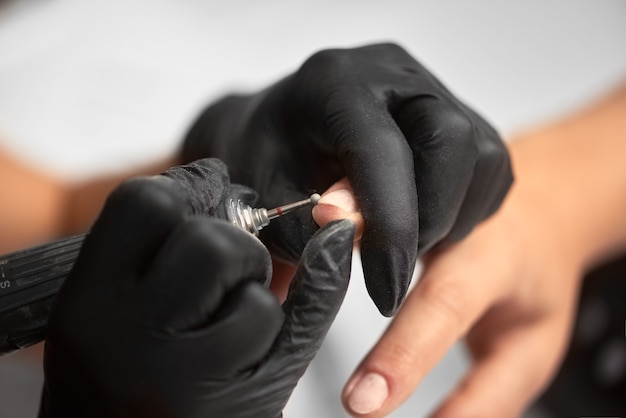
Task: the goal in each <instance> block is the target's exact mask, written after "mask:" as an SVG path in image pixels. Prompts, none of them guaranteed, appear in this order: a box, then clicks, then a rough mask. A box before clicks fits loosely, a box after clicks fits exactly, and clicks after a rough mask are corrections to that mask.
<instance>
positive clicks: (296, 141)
mask: <svg viewBox="0 0 626 418" xmlns="http://www.w3.org/2000/svg"><path fill="white" fill-rule="evenodd" d="M182 155H183V158H184V160H185V161H191V160H194V159H197V158H201V157H207V156H211V157H219V158H221V159H222V160H224V161H225V162H226V164H228V166H229V169H230V172H231V177H232V179H233V181H235V182H237V183H241V184H244V185H247V186H250V187H252V188H254V189H256V190H257V191H258V192H259V195H260V197H261V200H260V202H259V203H260V205H261V206H265V207H274V206H277V205H279V204H284V203H286V202H290V201H295V200H298V199H302V198H304V197H305V196H308V195H309V194H310V193H311V191H313V190H315V191H318V192H322V191H324V190H326V189H327V188H328V187H329V186H331V185H332V184H333V183H334V182H336V181H338V180H340V179H341V178H342V177H343V176H347V178H348V180H349V181H350V184H351V186H352V188H353V189H354V191H355V194H356V196H357V199H358V201H359V204H360V206H361V211H362V213H363V216H364V218H365V229H364V234H363V239H362V241H361V254H362V262H363V270H364V274H365V280H366V282H367V288H368V291H369V293H370V296H371V297H372V299H373V300H374V302H375V303H376V305H377V307H378V309H379V310H380V311H381V313H383V314H384V315H388V316H389V315H392V314H394V313H395V312H396V310H397V309H398V307H399V305H400V303H401V302H402V300H403V298H404V296H405V294H406V291H407V288H408V285H409V281H410V278H411V276H412V272H413V269H414V266H415V262H416V259H417V256H418V254H421V253H423V252H425V251H426V250H428V249H430V248H432V247H433V246H435V245H436V244H439V243H448V242H453V241H456V240H459V239H461V238H462V237H464V236H465V235H467V234H468V233H469V232H470V231H471V229H472V228H473V227H474V226H475V225H476V224H477V223H478V222H480V221H481V220H483V219H485V218H487V217H488V216H489V215H491V214H492V213H493V212H495V210H496V209H497V208H498V207H499V205H500V203H501V202H502V200H503V198H504V196H505V194H506V192H507V190H508V188H509V186H510V185H511V182H512V173H511V167H510V162H509V157H508V154H507V151H506V148H505V146H504V145H503V143H502V141H501V139H500V138H499V136H498V134H497V133H496V132H495V131H494V130H493V129H492V128H491V126H489V124H488V123H487V122H485V120H483V119H482V118H481V117H480V116H478V115H477V114H476V113H474V112H473V111H472V110H471V109H469V108H468V107H466V106H465V105H463V104H462V103H461V102H460V101H459V100H457V99H456V98H455V97H454V96H452V94H450V92H448V90H446V88H445V87H444V86H443V85H442V84H441V83H440V82H439V81H438V80H437V79H436V78H435V77H433V76H432V75H431V74H430V73H429V72H428V71H427V70H426V69H424V67H422V66H421V65H420V64H419V63H418V62H417V61H415V59H413V58H412V57H411V56H410V55H409V54H408V53H407V52H406V51H404V50H403V49H402V48H400V47H398V46H396V45H392V44H383V45H372V46H366V47H362V48H355V49H345V50H339V49H336V50H327V51H322V52H319V53H317V54H315V55H313V56H312V57H311V58H309V59H308V60H307V61H306V62H305V63H304V64H303V65H302V67H301V68H300V69H299V70H298V71H297V72H296V73H295V74H293V75H291V76H289V77H287V78H285V79H284V80H282V81H280V82H279V83H277V84H276V85H274V86H272V87H270V88H268V89H266V90H264V91H262V92H260V93H258V94H254V95H250V96H229V97H226V98H224V99H223V100H221V101H220V102H218V103H216V104H214V105H212V106H210V107H208V108H207V109H206V110H205V111H204V112H203V113H202V115H201V116H200V117H199V118H198V120H197V121H196V123H195V125H194V126H193V127H192V129H191V130H190V132H189V133H188V135H187V138H186V140H185V143H184V146H183V151H182ZM314 230H315V225H314V224H313V222H312V221H311V220H310V217H308V216H306V217H305V218H300V219H298V217H297V216H291V217H289V218H285V219H283V220H280V221H278V222H274V224H273V225H270V226H269V228H266V229H265V230H264V231H262V232H261V239H262V240H263V241H264V242H265V243H266V244H267V245H268V247H269V248H270V251H271V252H272V253H273V254H274V255H276V256H278V257H280V258H283V259H286V260H288V261H294V260H297V258H298V256H299V254H300V253H301V251H302V249H303V248H304V245H305V243H306V242H307V240H308V238H309V237H310V236H311V234H312V233H313V231H314ZM418 231H419V234H418Z"/></svg>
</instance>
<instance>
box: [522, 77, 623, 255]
mask: <svg viewBox="0 0 626 418" xmlns="http://www.w3.org/2000/svg"><path fill="white" fill-rule="evenodd" d="M625 112H626V89H622V91H621V92H619V93H618V94H616V95H614V96H612V97H609V98H608V99H605V100H604V101H602V102H600V103H598V104H597V105H595V106H593V107H591V108H589V109H586V110H584V111H583V112H581V113H578V114H576V115H574V116H572V117H570V118H567V119H565V120H562V121H559V122H557V123H554V124H552V125H550V126H547V127H545V128H543V129H540V130H538V131H534V132H530V133H528V134H525V135H523V136H521V137H519V138H517V139H516V140H515V141H514V142H512V143H511V145H510V148H511V156H512V159H513V163H514V166H515V171H516V188H517V192H518V193H519V194H524V195H525V199H526V202H527V203H526V204H529V203H530V204H532V205H535V206H536V207H537V208H539V209H540V210H541V211H542V212H543V215H544V216H545V217H546V218H547V219H548V225H549V228H550V229H551V230H552V231H553V233H556V234H559V235H560V240H559V241H560V245H562V246H563V247H564V248H565V249H566V250H567V252H568V253H569V254H570V256H571V257H572V258H573V259H574V260H576V261H578V262H580V263H581V268H589V267H590V266H592V265H594V264H596V263H598V262H600V261H602V259H604V258H606V257H610V256H611V255H613V254H614V253H616V252H620V251H624V250H625V249H626V222H625V220H624V216H623V214H624V213H625V212H626V166H625V165H624V164H623V155H626V140H625V139H626V138H624V132H626V122H624V121H622V119H623V114H625Z"/></svg>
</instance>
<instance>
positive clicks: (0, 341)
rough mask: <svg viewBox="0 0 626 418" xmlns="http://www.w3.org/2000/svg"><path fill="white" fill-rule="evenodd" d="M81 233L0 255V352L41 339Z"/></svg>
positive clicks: (81, 239)
mask: <svg viewBox="0 0 626 418" xmlns="http://www.w3.org/2000/svg"><path fill="white" fill-rule="evenodd" d="M84 239H85V235H84V234H83V235H77V236H74V237H70V238H64V239H61V240H59V241H54V242H52V243H49V244H43V245H39V246H37V247H32V248H28V249H25V250H21V251H17V252H14V253H11V254H7V255H4V256H0V355H3V354H6V353H10V352H11V351H14V350H19V349H21V348H25V347H28V346H30V345H33V344H35V343H37V342H39V341H42V340H43V339H44V337H45V333H46V324H47V323H48V315H49V314H50V309H51V308H52V305H53V303H54V300H55V297H56V294H57V292H58V291H59V288H60V287H61V285H62V284H63V282H64V281H65V278H66V277H67V276H68V274H69V272H70V270H71V269H72V267H73V266H74V262H75V261H76V258H77V257H78V252H79V251H80V248H81V246H82V243H83V240H84Z"/></svg>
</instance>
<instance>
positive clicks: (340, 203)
mask: <svg viewBox="0 0 626 418" xmlns="http://www.w3.org/2000/svg"><path fill="white" fill-rule="evenodd" d="M318 205H330V206H337V207H338V208H341V209H343V210H344V211H346V212H358V211H359V203H358V202H357V200H356V197H355V196H354V195H353V194H352V193H351V192H350V191H349V190H347V189H338V190H335V191H332V192H330V193H328V194H325V195H323V196H322V198H321V199H320V201H319V202H318Z"/></svg>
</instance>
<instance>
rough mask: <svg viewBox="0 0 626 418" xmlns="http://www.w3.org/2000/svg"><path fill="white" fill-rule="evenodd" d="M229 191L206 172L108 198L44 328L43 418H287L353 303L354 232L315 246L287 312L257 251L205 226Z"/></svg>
mask: <svg viewBox="0 0 626 418" xmlns="http://www.w3.org/2000/svg"><path fill="white" fill-rule="evenodd" d="M228 190H229V184H228V175H227V174H226V171H225V167H224V165H223V164H221V163H220V162H218V161H216V160H204V161H200V162H198V163H194V164H192V165H189V166H186V167H182V168H176V169H173V170H170V172H169V173H168V174H167V175H166V176H155V177H150V178H140V179H135V180H132V181H130V182H127V183H126V184H124V185H122V186H121V187H119V188H118V189H117V190H116V191H115V192H114V193H113V194H112V195H111V197H110V198H109V200H108V202H107V204H106V206H105V208H104V210H103V213H102V215H101V216H100V218H99V219H98V221H97V222H96V224H95V225H94V228H93V229H92V231H91V233H90V234H89V236H88V237H87V239H86V240H85V243H84V246H83V248H82V250H81V253H80V256H79V258H78V260H77V262H76V265H75V268H74V269H73V271H72V273H71V275H70V277H69V278H68V279H67V281H66V282H65V283H64V285H63V287H62V289H61V291H60V293H59V296H58V300H57V303H56V306H55V308H54V310H53V313H52V316H51V318H50V320H49V323H48V336H47V341H46V348H45V366H44V367H45V384H44V391H43V396H42V405H41V410H40V417H42V418H43V417H46V418H50V417H63V418H74V417H81V418H84V417H95V418H100V417H102V418H104V417H106V418H130V417H133V418H137V417H150V418H196V417H197V418H200V417H202V418H206V417H268V418H274V417H276V416H278V415H280V413H281V411H282V409H283V407H284V405H285V403H286V402H287V400H288V398H289V396H290V394H291V392H292V391H293V389H294V387H295V385H296V383H297V381H298V379H299V378H300V377H301V376H302V374H303V373H304V371H305V369H306V367H307V366H308V364H309V362H310V361H311V360H312V358H313V356H314V355H315V353H316V352H317V349H318V348H319V346H320V344H321V343H322V340H323V339H324V336H325V334H326V332H327V330H328V328H329V327H330V324H331V323H332V321H333V319H334V317H335V315H336V313H337V311H338V309H339V306H340V305H341V302H342V300H343V296H344V294H345V291H346V288H347V285H348V280H349V276H350V261H351V254H352V241H353V233H354V226H353V225H352V224H351V223H350V222H348V221H341V222H336V223H333V224H330V225H328V226H327V227H325V228H323V229H322V230H320V231H319V233H317V234H316V235H315V236H314V237H313V238H312V239H311V241H310V243H309V244H308V245H307V246H306V248H305V250H304V253H303V257H302V260H301V262H300V265H299V267H298V270H297V272H296V275H295V277H294V280H293V283H292V286H291V289H290V294H289V296H288V298H287V301H286V302H285V303H284V305H283V306H282V308H281V306H280V304H279V303H278V301H277V299H276V298H275V297H274V296H273V295H272V294H271V292H270V291H269V290H268V289H267V288H265V287H264V286H263V283H266V282H267V281H268V280H269V279H270V275H271V264H270V256H269V253H268V252H267V250H266V249H265V247H264V246H263V245H262V244H261V242H260V241H259V240H258V239H256V238H255V237H253V236H252V235H251V234H249V233H247V232H244V231H241V230H239V229H237V228H235V227H233V226H232V225H229V224H227V223H226V222H223V221H218V220H213V219H209V218H207V217H206V215H210V214H211V213H212V212H214V211H215V209H216V207H217V205H218V204H219V203H220V202H221V200H222V199H223V198H224V197H225V196H226V195H227V194H228Z"/></svg>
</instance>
